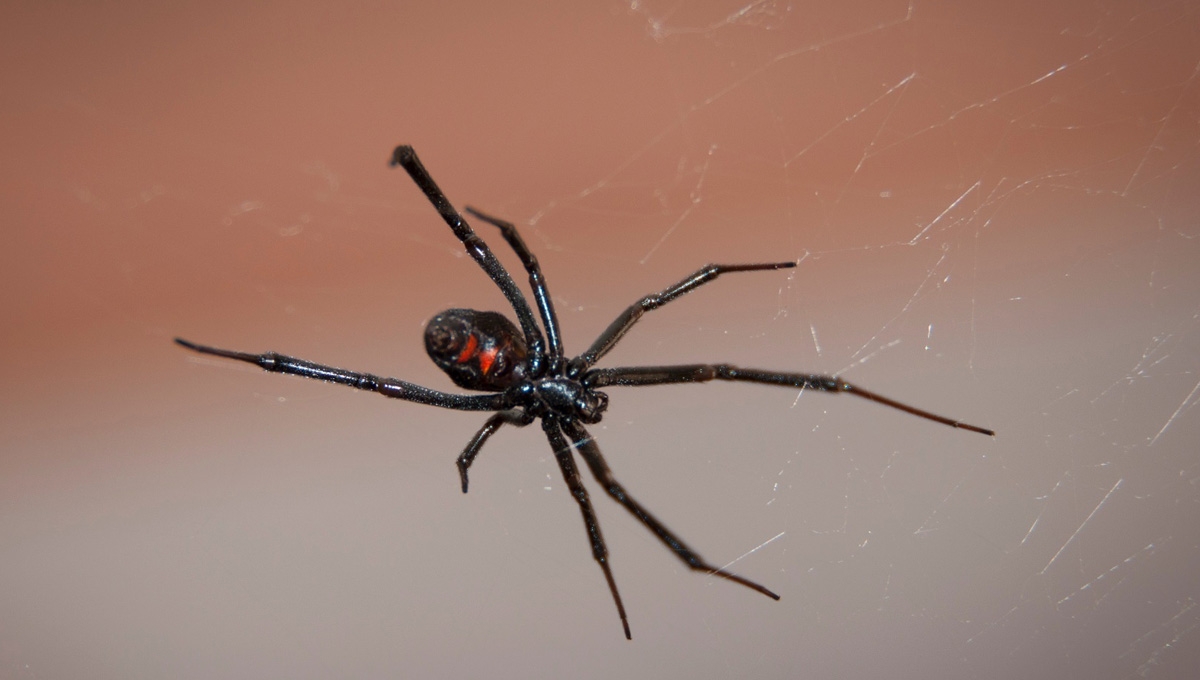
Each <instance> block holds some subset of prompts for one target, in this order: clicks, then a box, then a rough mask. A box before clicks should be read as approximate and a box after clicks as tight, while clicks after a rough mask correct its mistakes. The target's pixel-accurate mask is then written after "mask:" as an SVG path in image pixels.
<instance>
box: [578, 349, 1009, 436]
mask: <svg viewBox="0 0 1200 680" xmlns="http://www.w3.org/2000/svg"><path fill="white" fill-rule="evenodd" d="M710 380H732V381H740V382H752V383H759V384H763V385H782V386H784V387H795V388H797V389H802V390H820V391H822V392H834V393H837V392H844V393H846V394H853V395H855V396H858V397H862V398H863V399H870V400H871V401H874V402H877V403H880V404H883V405H884V406H890V407H892V408H894V409H898V410H900V411H904V412H905V413H909V414H912V415H914V416H918V417H921V418H925V419H926V420H932V421H934V422H936V423H941V424H943V425H949V426H950V427H956V428H959V429H962V430H970V431H971V432H978V433H980V434H986V435H988V436H989V437H994V436H996V433H995V432H994V431H992V430H989V429H987V428H983V427H979V426H978V425H970V424H968V423H964V422H962V421H961V420H954V419H953V418H947V417H945V416H939V415H937V414H936V413H931V412H929V411H926V410H924V409H919V408H917V407H915V406H909V405H908V404H904V403H901V402H898V401H896V400H894V399H889V398H887V397H885V396H883V395H881V394H876V393H874V392H871V391H870V390H865V389H863V388H861V387H859V386H857V385H854V384H853V383H848V382H846V381H845V380H842V379H841V378H838V377H836V376H831V375H819V374H813V373H780V372H776V371H763V370H759V369H755V368H739V367H737V366H731V365H729V364H685V365H680V366H634V367H628V368H596V369H592V370H590V371H588V372H587V373H585V374H584V376H583V379H582V381H583V384H585V385H587V386H588V387H604V386H606V385H631V386H637V385H669V384H672V383H692V382H708V381H710Z"/></svg>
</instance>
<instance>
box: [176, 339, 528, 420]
mask: <svg viewBox="0 0 1200 680" xmlns="http://www.w3.org/2000/svg"><path fill="white" fill-rule="evenodd" d="M175 342H176V344H178V345H181V346H183V347H186V348H188V349H190V350H192V351H194V352H199V353H201V354H211V355H213V356H218V357H224V358H226V359H237V360H238V361H245V362H246V363H249V364H254V365H255V366H258V367H259V368H261V369H263V370H264V371H270V372H271V373H286V374H288V375H298V376H300V377H302V378H312V379H314V380H324V381H325V382H331V383H337V384H338V385H346V386H349V387H353V388H355V389H360V390H366V391H368V392H378V393H379V394H382V395H383V396H385V397H391V398H393V399H403V400H404V401H414V402H416V403H418V404H429V405H431V406H440V407H442V408H449V409H455V410H458V411H499V410H502V409H506V408H509V407H511V406H512V405H513V404H510V403H509V401H510V399H509V398H508V397H506V396H505V395H504V393H503V392H501V393H497V394H480V395H476V394H470V395H468V394H451V393H449V392H439V391H438V390H431V389H429V388H428V387H421V386H420V385H414V384H413V383H410V382H406V381H404V380H397V379H395V378H381V377H379V376H377V375H371V374H370V373H358V372H356V371H347V370H345V369H343V368H334V367H333V366H325V365H323V364H315V363H313V362H311V361H304V360H302V359H296V358H294V357H289V356H285V355H283V354H277V353H275V352H264V353H263V354H250V353H247V352H235V351H233V350H228V349H218V348H216V347H208V346H206V345H197V344H196V343H194V342H188V341H187V340H184V339H182V338H175Z"/></svg>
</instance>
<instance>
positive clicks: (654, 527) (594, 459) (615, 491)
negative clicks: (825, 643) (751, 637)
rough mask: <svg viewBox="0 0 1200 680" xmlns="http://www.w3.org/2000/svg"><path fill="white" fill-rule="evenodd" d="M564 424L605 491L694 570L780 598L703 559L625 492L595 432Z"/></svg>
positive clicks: (577, 425)
mask: <svg viewBox="0 0 1200 680" xmlns="http://www.w3.org/2000/svg"><path fill="white" fill-rule="evenodd" d="M562 427H563V431H564V432H566V433H567V436H568V437H570V438H571V442H572V443H573V444H574V445H575V448H576V450H578V451H579V455H581V456H583V460H584V462H585V463H587V466H588V467H589V468H590V469H591V471H592V475H593V476H594V477H595V478H596V481H598V482H600V485H601V486H603V487H604V490H605V491H607V492H608V495H610V496H612V497H613V498H614V499H616V501H617V502H618V503H620V504H621V505H623V506H625V509H626V510H628V511H629V512H630V513H631V514H632V515H633V516H634V517H636V518H638V521H640V522H641V523H642V524H645V525H646V528H648V529H650V531H651V532H653V533H654V535H655V536H657V537H658V540H660V541H662V542H663V543H665V544H666V546H667V547H668V548H670V549H671V551H672V552H674V553H675V555H676V556H677V557H678V558H679V559H680V560H683V563H684V564H686V565H687V566H688V567H689V568H690V569H694V570H696V571H703V572H705V573H708V574H712V575H713V576H720V577H721V578H723V579H726V580H729V581H733V582H734V583H740V584H741V585H743V586H746V587H747V588H749V589H751V590H756V591H758V592H760V593H762V594H763V595H766V596H767V597H769V598H771V599H774V600H778V599H779V596H778V595H776V594H775V593H773V592H771V591H770V590H768V589H767V588H765V587H763V586H761V585H759V584H757V583H755V582H754V581H751V580H749V579H745V578H742V577H741V576H738V575H737V574H734V573H731V572H728V571H725V570H724V569H722V568H720V567H718V566H715V565H712V564H709V563H708V562H705V561H704V559H703V558H701V557H700V556H699V555H697V554H696V551H694V550H692V549H691V548H689V547H688V546H687V545H686V544H684V542H683V541H682V540H680V539H679V537H678V536H676V535H675V534H674V533H673V532H672V531H671V530H670V529H668V528H667V527H666V525H664V524H663V523H662V522H660V521H658V520H657V519H656V518H655V517H654V515H651V514H650V513H649V511H647V510H646V509H645V508H643V507H642V504H641V503H638V502H637V501H635V500H634V499H633V497H632V496H630V495H629V493H628V492H627V491H625V487H623V486H621V484H620V482H618V481H617V480H616V478H615V477H613V474H612V470H610V469H609V468H608V463H606V462H605V461H604V456H603V455H601V454H600V447H599V446H597V445H596V442H595V441H594V440H593V439H592V437H591V435H589V434H588V433H587V430H585V429H583V426H582V425H579V424H578V423H563V425H562Z"/></svg>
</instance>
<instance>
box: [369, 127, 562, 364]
mask: <svg viewBox="0 0 1200 680" xmlns="http://www.w3.org/2000/svg"><path fill="white" fill-rule="evenodd" d="M391 164H392V165H399V166H401V167H403V168H404V169H405V170H406V171H407V172H408V176H409V177H411V178H412V181H413V182H414V183H416V185H417V186H418V187H420V188H421V191H422V192H423V193H424V194H425V198H427V199H429V202H430V203H432V204H433V207H434V208H436V209H437V211H438V214H440V215H441V216H442V219H443V220H444V221H445V222H446V224H447V225H449V226H450V230H451V231H453V232H454V235H455V236H457V237H458V240H459V241H462V244H463V247H464V248H466V249H467V254H469V255H470V256H471V257H472V258H473V259H474V260H475V262H476V263H477V264H478V265H479V266H480V267H481V268H482V269H483V271H484V272H486V273H487V275H488V276H489V277H491V279H492V281H493V282H494V283H495V284H496V286H497V287H498V288H499V289H500V292H502V293H504V297H506V298H508V303H509V304H510V305H512V308H513V311H514V312H516V314H517V319H518V320H519V321H520V322H521V330H522V331H523V332H524V334H525V342H526V343H527V344H528V345H529V368H530V373H531V374H533V375H538V374H540V373H541V366H542V361H543V359H544V358H545V351H544V343H545V339H544V338H543V337H542V331H541V329H539V328H538V325H537V322H536V321H534V318H533V310H531V309H530V308H529V302H528V301H526V300H525V296H524V295H523V294H522V293H521V289H520V288H517V284H516V283H515V282H514V281H513V279H512V277H511V276H509V274H508V270H507V269H505V268H504V265H502V264H500V260H497V259H496V256H495V255H494V254H493V253H492V250H491V248H488V245H487V244H486V243H484V241H483V239H481V238H479V235H478V234H476V233H475V231H474V230H473V229H471V225H469V224H467V221H466V220H464V219H463V216H462V215H460V214H458V211H457V210H455V209H454V206H453V205H452V204H451V203H450V199H448V198H446V194H445V193H443V192H442V190H441V189H440V188H439V187H438V185H437V182H434V181H433V177H432V176H430V174H429V171H428V170H426V169H425V165H424V164H423V163H421V159H420V158H418V157H417V152H416V151H414V150H413V148H412V147H411V146H408V145H407V144H404V145H401V146H398V147H396V149H395V151H393V152H392V160H391Z"/></svg>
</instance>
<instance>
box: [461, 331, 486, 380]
mask: <svg viewBox="0 0 1200 680" xmlns="http://www.w3.org/2000/svg"><path fill="white" fill-rule="evenodd" d="M478 349H479V340H478V339H477V338H476V337H475V334H474V333H472V334H471V335H469V336H467V346H466V347H464V348H463V351H462V353H460V354H459V355H458V356H457V357H456V358H455V359H454V361H456V362H458V363H460V364H462V363H466V362H468V361H470V360H471V357H473V356H475V352H476V350H478ZM484 372H485V373H486V372H487V371H484Z"/></svg>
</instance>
